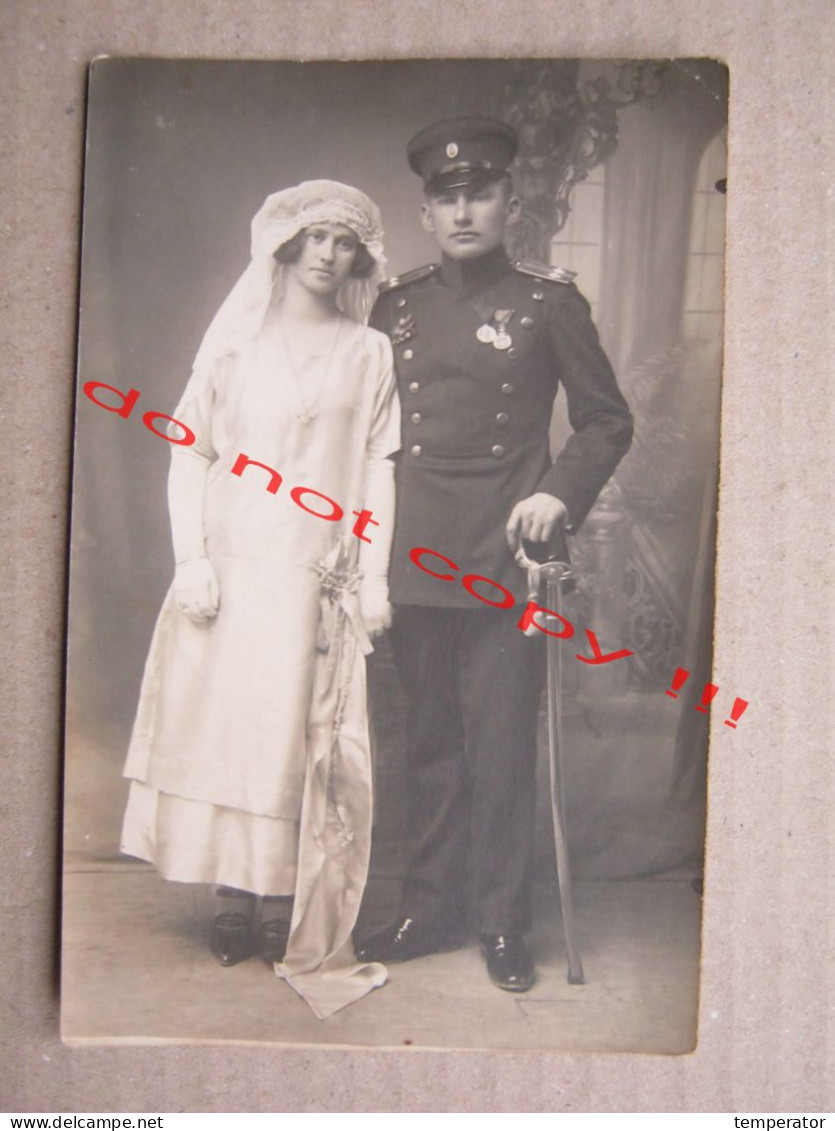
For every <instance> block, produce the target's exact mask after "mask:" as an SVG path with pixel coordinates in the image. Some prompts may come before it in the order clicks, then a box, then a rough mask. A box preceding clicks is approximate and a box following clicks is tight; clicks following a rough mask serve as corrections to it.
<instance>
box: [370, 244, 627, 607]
mask: <svg viewBox="0 0 835 1131" xmlns="http://www.w3.org/2000/svg"><path fill="white" fill-rule="evenodd" d="M570 278H571V276H570V274H569V273H567V272H560V271H559V270H553V271H552V270H550V269H549V268H547V267H533V268H532V267H528V266H527V265H520V264H518V263H517V264H512V263H511V262H510V261H509V260H508V258H507V256H506V254H505V252H504V250H503V249H502V248H500V249H497V250H496V251H495V252H491V253H490V254H489V255H486V256H483V257H481V258H479V259H476V260H473V261H460V260H448V259H446V257H445V258H444V261H443V262H442V263H441V264H439V265H434V266H431V267H424V268H419V269H418V270H416V271H412V272H410V273H409V274H407V275H405V276H402V277H401V278H399V279H397V278H396V279H392V280H390V281H389V282H388V283H385V284H383V286H382V287H381V294H380V296H379V298H378V300H377V303H376V305H375V307H374V311H373V312H372V316H371V325H373V326H374V327H376V328H377V329H379V330H382V331H383V332H384V333H386V334H388V335H389V337H390V338H391V341H392V344H393V347H394V357H395V370H396V374H397V381H398V386H399V390H400V400H401V404H402V410H403V427H402V436H403V446H402V451H401V453H400V456H399V458H398V472H397V519H396V523H395V533H394V545H393V549H392V564H391V574H390V587H391V599H392V601H393V602H394V603H396V604H415V605H439V606H462V607H472V606H473V604H474V600H473V597H472V596H471V594H470V593H468V592H467V590H466V589H464V588H463V587H462V586H461V584H460V579H462V578H463V577H465V576H466V575H467V574H476V575H478V576H480V577H484V578H487V579H490V580H491V581H495V582H498V583H499V584H500V585H503V586H504V587H505V588H506V589H508V590H509V591H510V592H511V593H513V595H514V596H515V597H516V599H517V600H519V601H524V600H525V597H526V581H525V577H524V574H523V572H522V570H521V569H520V568H519V566H518V565H517V564H516V563H515V561H514V559H513V556H512V554H511V553H510V551H509V550H508V547H507V542H506V535H505V526H506V523H507V519H508V516H509V514H510V512H511V510H512V509H513V507H514V505H515V504H516V503H517V502H519V501H520V500H522V499H525V498H527V497H528V496H529V495H532V494H534V493H535V492H538V491H544V492H547V493H548V494H551V495H554V496H556V497H557V498H558V499H560V500H561V501H562V502H563V503H564V504H565V506H566V507H567V509H568V514H569V522H570V525H569V527H568V528H567V529H568V531H569V532H571V533H573V532H576V531H577V530H578V529H579V527H580V525H581V524H582V522H583V520H584V519H585V517H586V515H587V514H588V512H589V510H590V509H591V507H592V505H593V504H594V501H595V499H596V498H597V495H598V494H599V492H600V490H601V488H602V487H603V485H604V484H605V483H606V480H607V479H608V478H609V476H610V475H611V474H612V472H613V471H614V469H615V467H616V466H617V464H618V462H619V460H620V459H621V457H622V456H623V455H624V453H625V452H626V451H627V449H628V448H629V444H630V441H631V436H632V421H631V417H630V414H629V409H628V408H627V405H626V402H625V401H624V399H623V396H622V395H621V393H620V390H619V389H618V386H617V383H616V381H615V377H614V374H613V372H612V368H611V366H610V365H609V362H608V359H607V358H606V355H605V354H604V352H603V350H602V349H601V347H600V343H599V341H598V336H597V331H596V329H595V327H594V324H593V322H592V320H591V317H590V313H589V306H588V303H587V302H586V300H585V299H584V298H583V297H582V295H581V294H580V293H579V291H578V290H577V288H576V287H575V286H574V285H573V283H571V282H570ZM485 324H486V325H489V326H491V327H492V329H493V331H494V332H495V331H498V333H499V334H502V335H504V336H503V337H500V338H499V340H498V343H496V341H495V339H494V340H493V341H492V342H491V341H482V340H479V336H478V331H479V328H480V327H483V326H484V325H485ZM481 336H482V337H489V336H490V335H489V334H485V333H484V332H483V331H482V335H481ZM508 338H510V344H508ZM497 344H498V347H503V348H497ZM560 382H562V384H563V387H564V388H565V392H566V396H567V402H568V414H569V420H570V423H571V426H572V428H573V430H574V432H573V435H572V436H570V437H569V439H568V441H567V443H566V444H565V447H564V448H563V450H562V451H561V452H560V453H559V454H558V455H557V457H556V460H554V461H552V459H551V454H550V450H549V442H548V433H549V427H550V421H551V414H552V408H553V404H554V398H555V397H556V395H557V390H558V388H559V384H560ZM415 547H425V548H427V549H429V550H432V551H435V552H436V553H438V554H442V555H443V556H444V557H445V558H448V559H449V560H450V561H451V562H453V563H454V564H455V565H456V566H457V567H458V571H457V572H454V571H452V570H450V569H449V567H445V566H444V564H443V563H442V562H440V561H439V560H438V559H436V558H432V557H426V558H424V559H423V560H424V561H425V563H426V564H427V565H428V566H429V567H430V568H432V569H434V570H435V571H436V572H437V573H453V576H454V580H453V581H442V580H439V579H438V578H437V577H432V576H431V575H430V574H428V573H426V572H424V571H423V570H422V569H419V568H418V567H417V566H416V565H415V564H414V563H413V562H412V560H411V559H410V551H411V550H412V549H413V548H415ZM480 590H481V591H482V592H483V593H484V594H485V596H486V597H487V599H488V600H492V601H495V602H496V603H497V604H498V603H500V602H501V600H502V596H501V593H500V592H499V591H497V590H495V589H493V590H490V589H489V588H488V587H485V586H480Z"/></svg>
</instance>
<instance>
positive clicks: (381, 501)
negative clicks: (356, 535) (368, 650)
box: [359, 459, 394, 639]
mask: <svg viewBox="0 0 835 1131" xmlns="http://www.w3.org/2000/svg"><path fill="white" fill-rule="evenodd" d="M365 509H366V510H370V511H372V512H373V514H374V520H375V521H376V522H377V523H378V524H379V525H377V526H371V525H369V526H368V527H367V528H366V532H365V534H366V537H367V538H370V539H371V541H370V542H366V541H364V540H363V541H362V542H361V543H360V553H359V568H360V572H361V573H362V581H361V582H360V587H359V601H360V610H361V612H362V619H363V622H364V624H365V631H366V632H367V633H368V635H369V636H370V637H372V639H373V638H374V637H375V636H380V635H381V634H382V633H383V632H384V631H385V630H386V629H387V628H390V627H391V605H390V604H389V586H388V571H389V557H390V555H391V540H392V538H393V536H394V464H393V463H392V462H391V460H390V459H375V460H369V462H368V467H367V471H366V490H365Z"/></svg>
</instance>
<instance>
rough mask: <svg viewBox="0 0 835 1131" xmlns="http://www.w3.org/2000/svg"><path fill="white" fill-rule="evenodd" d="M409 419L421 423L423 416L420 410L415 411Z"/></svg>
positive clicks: (413, 422) (414, 422)
mask: <svg viewBox="0 0 835 1131" xmlns="http://www.w3.org/2000/svg"><path fill="white" fill-rule="evenodd" d="M409 419H410V420H411V422H412V424H420V422H421V420H422V419H423V418H422V417H421V415H420V413H419V412H413V413H412V415H411V416H410V417H409Z"/></svg>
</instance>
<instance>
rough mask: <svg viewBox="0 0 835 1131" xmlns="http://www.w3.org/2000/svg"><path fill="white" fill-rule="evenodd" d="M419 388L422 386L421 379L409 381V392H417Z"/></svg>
mask: <svg viewBox="0 0 835 1131" xmlns="http://www.w3.org/2000/svg"><path fill="white" fill-rule="evenodd" d="M419 388H420V382H419V381H410V382H409V392H410V393H416V392H417V391H418V389H419Z"/></svg>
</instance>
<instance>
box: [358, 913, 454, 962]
mask: <svg viewBox="0 0 835 1131" xmlns="http://www.w3.org/2000/svg"><path fill="white" fill-rule="evenodd" d="M462 942H463V940H462V938H461V936H460V935H458V934H456V933H455V932H454V931H450V930H449V929H444V928H443V927H438V926H436V925H434V924H432V923H427V922H425V921H421V920H420V919H408V918H407V919H403V920H401V921H400V922H397V923H392V924H391V926H389V927H386V929H385V930H384V931H380V932H378V934H376V935H372V936H371V938H369V939H366V940H365V942H364V943H363V944H362V946H361V947H360V948H359V949H358V950H357V958H358V959H359V961H360V962H408V961H409V960H410V959H412V958H422V957H423V956H424V955H425V954H442V953H446V952H448V951H451V950H458V949H459V948H460V947H461V945H462Z"/></svg>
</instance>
